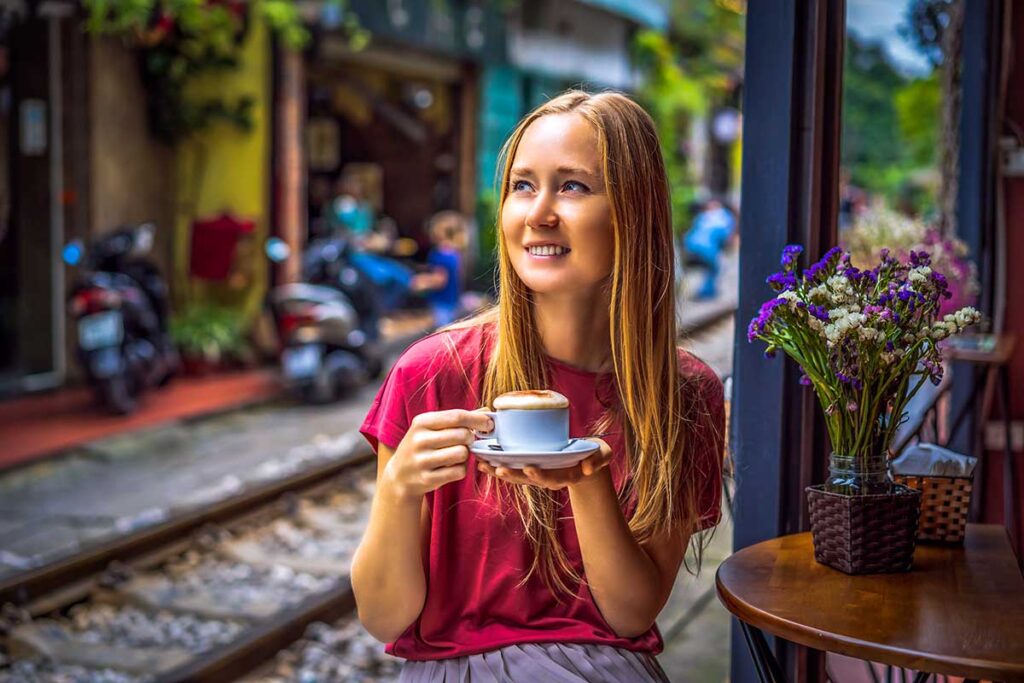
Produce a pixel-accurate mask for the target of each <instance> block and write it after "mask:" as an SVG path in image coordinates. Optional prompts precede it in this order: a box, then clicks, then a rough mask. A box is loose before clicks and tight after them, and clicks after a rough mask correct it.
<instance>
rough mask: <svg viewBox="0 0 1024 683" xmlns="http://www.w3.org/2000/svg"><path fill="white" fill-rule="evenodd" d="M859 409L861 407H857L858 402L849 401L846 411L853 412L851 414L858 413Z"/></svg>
mask: <svg viewBox="0 0 1024 683" xmlns="http://www.w3.org/2000/svg"><path fill="white" fill-rule="evenodd" d="M858 407H859V406H858V405H857V402H856V401H848V402H847V404H846V410H847V411H849V412H851V413H855V412H857V408H858Z"/></svg>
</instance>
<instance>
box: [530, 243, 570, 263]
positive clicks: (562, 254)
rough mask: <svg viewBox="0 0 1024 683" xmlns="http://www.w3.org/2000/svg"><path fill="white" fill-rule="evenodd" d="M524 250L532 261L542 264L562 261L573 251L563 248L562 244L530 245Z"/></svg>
mask: <svg viewBox="0 0 1024 683" xmlns="http://www.w3.org/2000/svg"><path fill="white" fill-rule="evenodd" d="M524 248H525V249H526V253H527V254H528V255H529V256H530V259H531V260H535V261H540V262H556V261H561V260H563V259H565V258H566V257H567V256H568V255H569V252H570V251H572V250H571V249H569V247H566V246H562V245H560V244H549V243H546V242H543V243H535V244H528V245H526V247H524Z"/></svg>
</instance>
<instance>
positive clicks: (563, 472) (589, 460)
mask: <svg viewBox="0 0 1024 683" xmlns="http://www.w3.org/2000/svg"><path fill="white" fill-rule="evenodd" d="M591 440H592V441H596V442H597V443H598V444H600V448H598V449H597V451H596V452H594V453H593V454H591V455H589V456H587V457H586V459H584V460H583V461H582V462H579V463H577V464H575V465H573V466H572V467H563V468H561V469H557V470H542V469H541V468H539V467H533V466H530V467H526V468H524V469H522V470H514V469H511V468H508V467H492V466H491V465H489V464H487V463H486V462H484V461H483V460H478V461H477V469H479V470H480V471H481V472H484V473H486V474H489V475H491V476H492V477H495V478H497V479H501V480H502V481H507V482H508V483H510V484H530V485H533V486H542V487H544V488H546V489H550V490H552V491H557V490H559V489H564V488H565V487H567V486H572V485H573V484H579V483H581V482H584V481H587V480H589V479H592V478H593V477H594V475H595V474H597V473H599V472H600V471H601V470H603V469H605V468H606V467H608V463H610V462H611V461H612V449H611V446H609V445H608V443H607V442H605V441H604V440H603V439H591Z"/></svg>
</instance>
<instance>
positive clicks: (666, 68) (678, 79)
mask: <svg viewBox="0 0 1024 683" xmlns="http://www.w3.org/2000/svg"><path fill="white" fill-rule="evenodd" d="M633 48H634V51H635V58H636V63H637V65H638V66H639V67H640V69H641V71H642V73H643V74H644V79H643V85H642V86H641V87H640V89H639V90H638V92H637V99H639V101H640V103H641V104H642V105H643V106H644V108H645V109H646V110H647V111H648V113H650V115H651V118H653V119H654V124H655V126H656V127H657V129H658V138H659V139H660V141H661V147H662V150H661V151H662V156H663V157H664V158H665V167H666V171H667V173H668V180H669V187H670V188H671V191H672V217H673V218H672V220H673V223H674V228H675V230H676V232H681V231H682V230H684V229H685V228H686V222H687V220H688V215H689V212H688V207H689V204H690V202H692V201H693V198H694V190H695V182H694V178H693V173H692V170H691V167H690V163H689V159H687V158H686V157H685V155H684V154H683V153H682V152H681V150H680V142H681V141H683V140H686V139H687V137H688V136H689V131H690V126H691V125H692V123H693V120H694V118H695V117H696V116H698V115H700V114H702V113H703V112H704V111H705V109H706V106H707V101H706V99H705V96H704V92H703V89H702V87H701V83H700V82H699V81H698V80H697V79H695V78H693V77H691V76H689V75H688V74H687V73H686V72H684V71H683V69H682V67H681V66H680V65H679V63H678V61H677V60H676V55H675V51H674V48H673V45H672V44H671V43H670V42H669V40H668V38H667V37H666V36H665V35H663V34H661V33H657V32H656V31H640V32H639V33H637V35H636V38H635V39H634V42H633Z"/></svg>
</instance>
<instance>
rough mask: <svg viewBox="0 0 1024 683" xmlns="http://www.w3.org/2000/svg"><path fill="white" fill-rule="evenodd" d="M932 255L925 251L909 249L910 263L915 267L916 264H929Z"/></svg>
mask: <svg viewBox="0 0 1024 683" xmlns="http://www.w3.org/2000/svg"><path fill="white" fill-rule="evenodd" d="M931 262H932V257H931V255H930V254H929V253H928V252H927V251H914V250H913V249H911V251H910V265H912V266H914V267H915V268H916V267H918V266H928V265H931Z"/></svg>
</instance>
